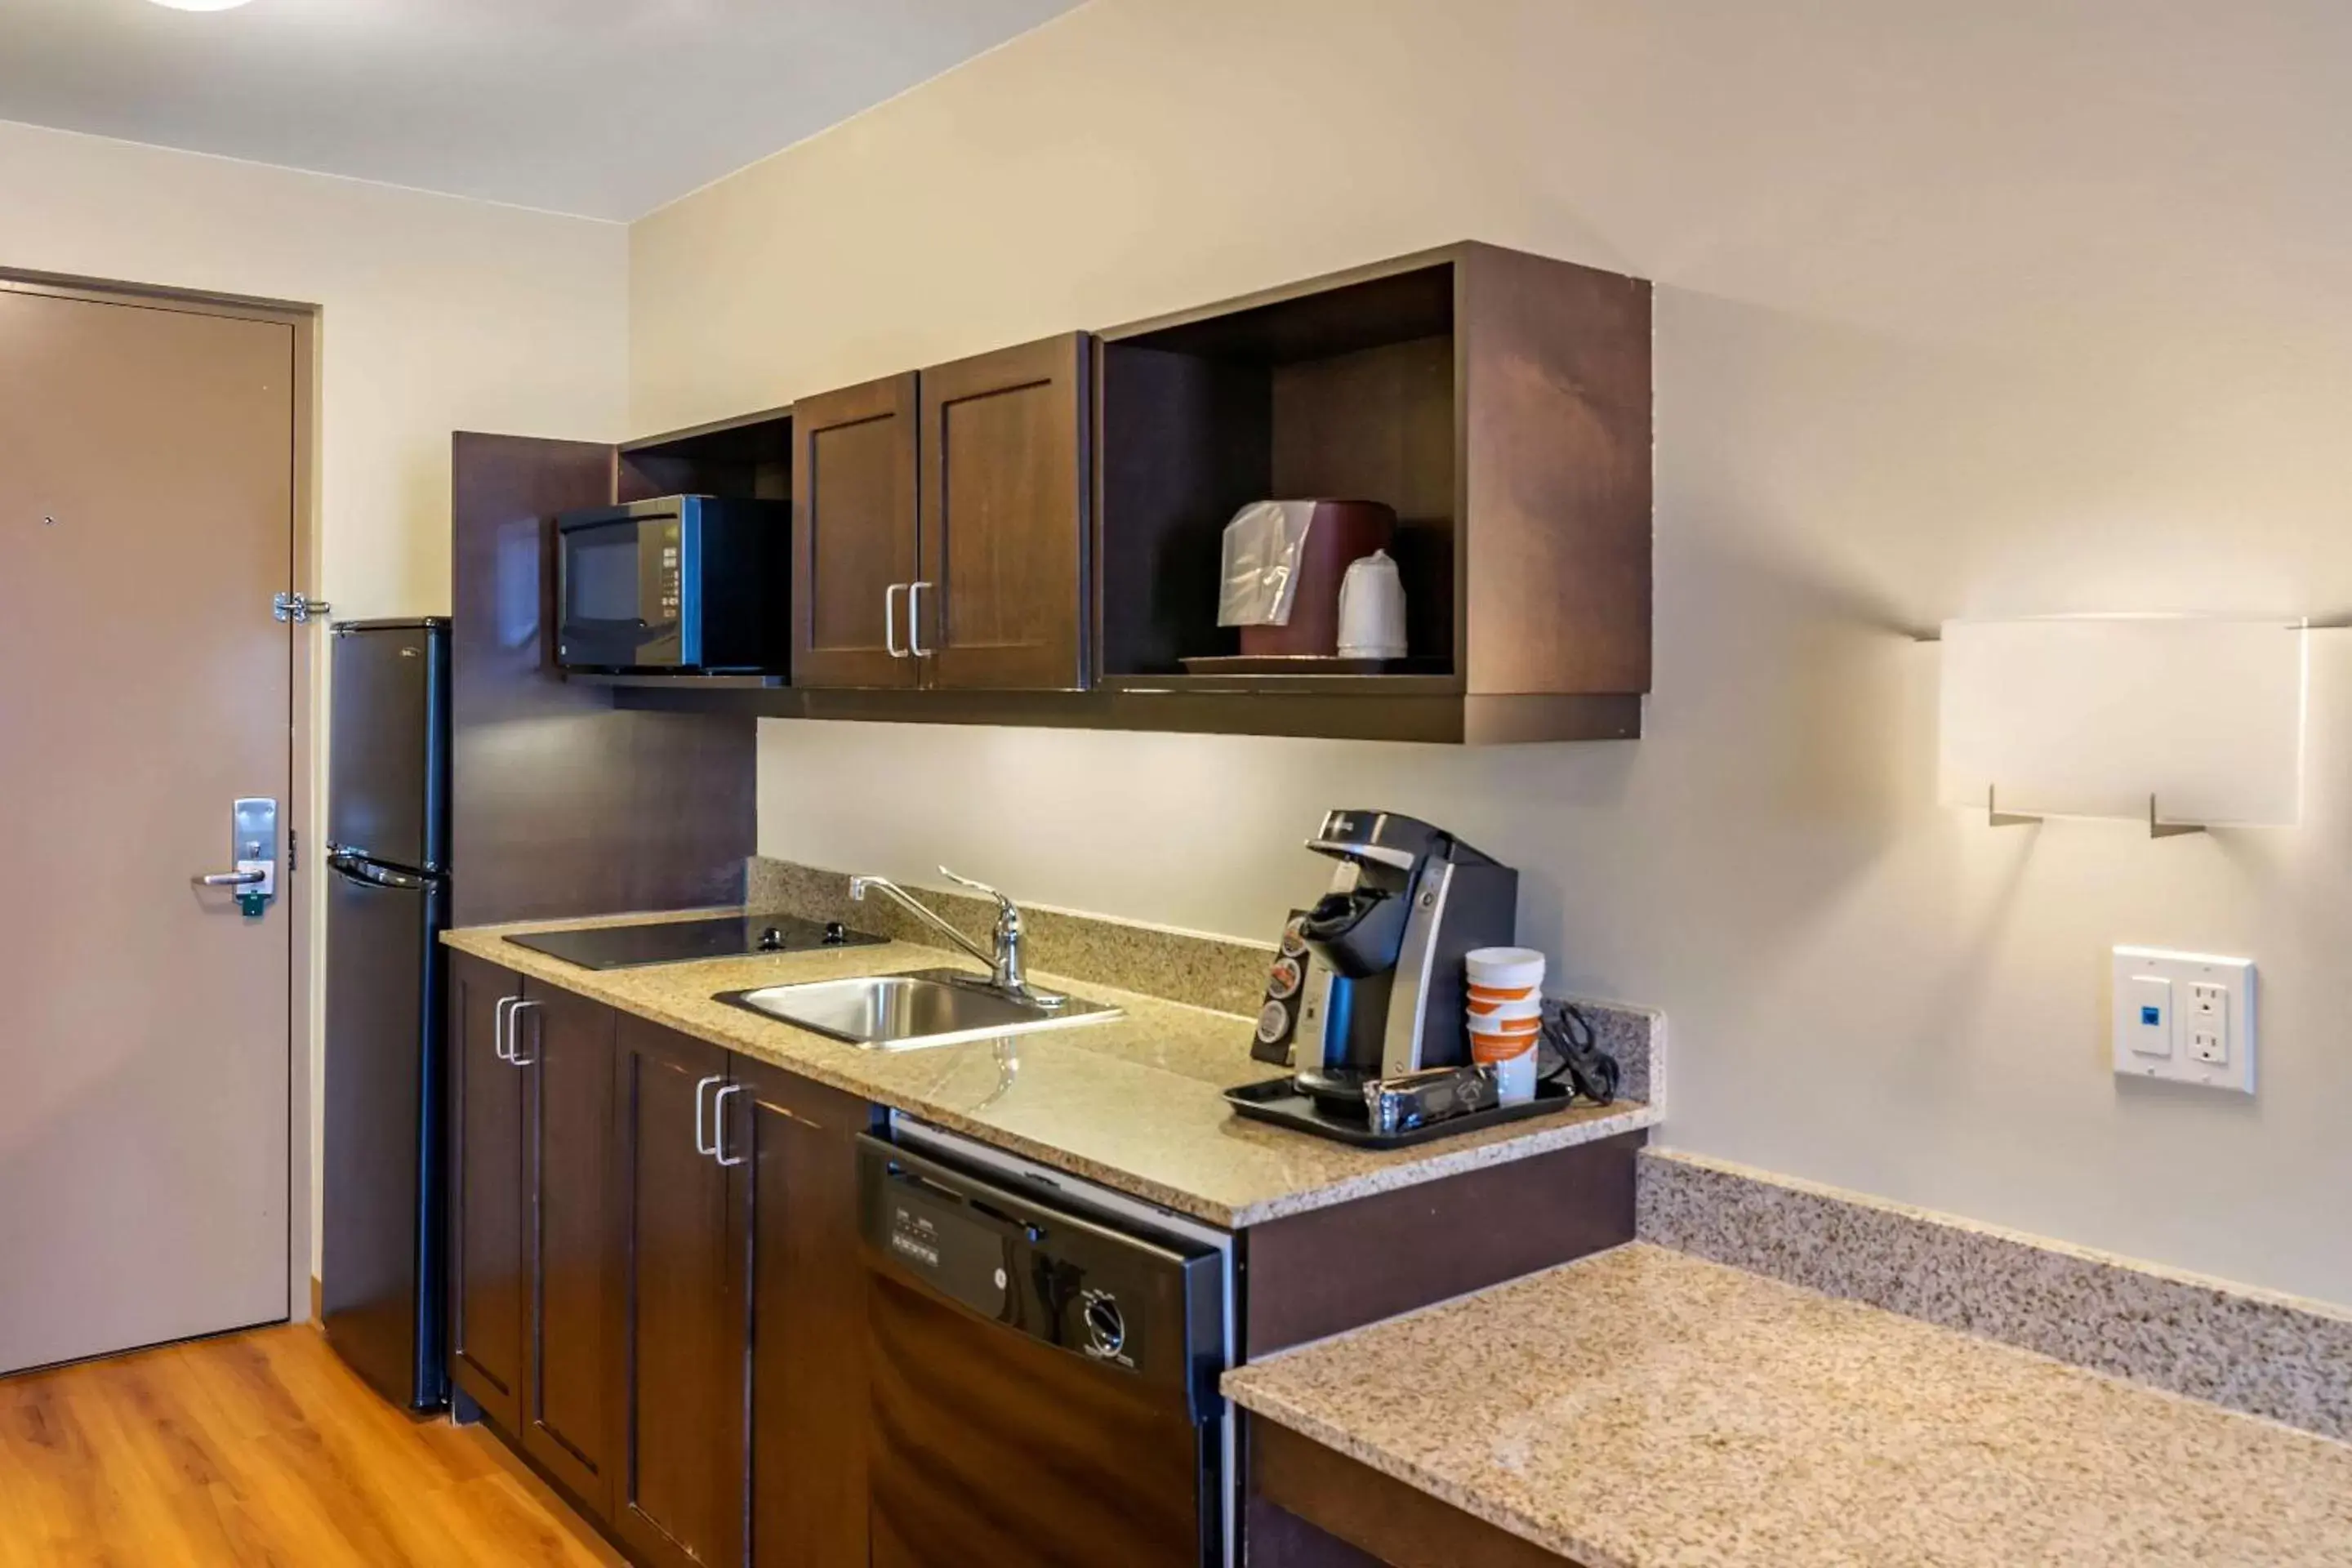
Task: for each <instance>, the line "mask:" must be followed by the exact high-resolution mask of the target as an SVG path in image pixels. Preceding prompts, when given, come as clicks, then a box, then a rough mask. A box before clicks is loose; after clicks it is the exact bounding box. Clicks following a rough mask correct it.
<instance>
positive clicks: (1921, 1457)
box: [1225, 1243, 2352, 1568]
mask: <svg viewBox="0 0 2352 1568" xmlns="http://www.w3.org/2000/svg"><path fill="white" fill-rule="evenodd" d="M1225 1387H1226V1390H1227V1392H1228V1393H1229V1394H1231V1395H1232V1396H1233V1397H1234V1399H1235V1400H1236V1401H1237V1402H1238V1403H1240V1404H1241V1405H1243V1406H1244V1407H1245V1408H1247V1409H1249V1410H1251V1411H1254V1412H1255V1413H1257V1414H1258V1415H1261V1416H1263V1417H1265V1419H1268V1420H1272V1421H1275V1422H1277V1423H1279V1424H1281V1425H1282V1426H1287V1427H1290V1428H1292V1429H1294V1430H1296V1431H1297V1432H1299V1433H1302V1434H1303V1435H1305V1436H1308V1437H1311V1438H1313V1439H1315V1440H1316V1441H1318V1442H1319V1443H1322V1444H1324V1445H1326V1446H1327V1447H1330V1448H1333V1449H1335V1450H1337V1451H1339V1452H1340V1453H1342V1454H1345V1455H1347V1456H1348V1457H1349V1458H1354V1459H1357V1460H1360V1461H1361V1462H1362V1463H1364V1464H1367V1465H1370V1467H1372V1468H1375V1469H1377V1470H1380V1471H1381V1472H1383V1473H1384V1474H1387V1475H1390V1476H1392V1477H1395V1478H1396V1479H1400V1480H1402V1481H1404V1482H1407V1483H1408V1484H1410V1485H1412V1486H1414V1487H1417V1488H1419V1489H1422V1490H1423V1491H1426V1492H1428V1493H1431V1494H1432V1495H1433V1496H1436V1497H1438V1498H1441V1499H1443V1500H1445V1501H1447V1502H1449V1503H1452V1504H1453V1505H1454V1506H1455V1507H1457V1508H1459V1509H1462V1510H1465V1512H1468V1513H1471V1514H1473V1515H1475V1516H1476V1517H1478V1518H1480V1519H1483V1520H1486V1521H1489V1522H1491V1523H1493V1524H1496V1525H1498V1526H1500V1527H1501V1528H1503V1529H1504V1530H1507V1531H1509V1532H1511V1533H1512V1534H1514V1535H1517V1536H1520V1537H1522V1538H1524V1539H1526V1540H1528V1541H1531V1542H1536V1543H1537V1544H1538V1545H1540V1546H1543V1547H1545V1548H1547V1549H1549V1550H1550V1551H1552V1552H1559V1553H1560V1554H1562V1555H1563V1556H1566V1557H1568V1558H1570V1559H1572V1560H1574V1561H1576V1562H1579V1563H1584V1564H1587V1565H1588V1568H1905V1565H1914V1564H1916V1565H1919V1568H1926V1565H1928V1564H1933V1565H1935V1568H2027V1565H2029V1564H2051V1565H2057V1564H2064V1565H2066V1568H2090V1565H2094V1564H2115V1565H2116V1568H2124V1565H2129V1568H2151V1565H2158V1564H2183V1565H2185V1564H2190V1563H2195V1564H2200V1565H2203V1568H2213V1565H2216V1564H2243V1565H2246V1568H2254V1565H2256V1564H2260V1565H2262V1568H2320V1565H2323V1564H2325V1565H2327V1568H2347V1565H2352V1447H2347V1446H2346V1445H2343V1444H2339V1443H2335V1442H2331V1441H2329V1440H2327V1439H2326V1438H2321V1437H2315V1436H2306V1435H2305V1434H2302V1433H2299V1432H2294V1431H2291V1430H2289V1429H2287V1428H2284V1427H2281V1426H2273V1425H2271V1424H2270V1423H2268V1422H2264V1421H2260V1420H2256V1419H2253V1418H2252V1417H2248V1416H2243V1415H2232V1414H2230V1413H2228V1412H2226V1411H2223V1410H2221V1409H2218V1408H2216V1407H2214V1406H2211V1405H2201V1404H2199V1403H2196V1402H2194V1401H2191V1400H2188V1399H2183V1398H2180V1397H2179V1396H2177V1395H2174V1394H2164V1393H2160V1392H2158V1391H2156V1390H2152V1389H2147V1388H2144V1387H2140V1386H2137V1385H2135V1384H2129V1383H2125V1382H2122V1381H2120V1380H2117V1379H2115V1378H2110V1377H2105V1376H2101V1375H2099V1374H2097V1373H2088V1372H2084V1371H2080V1370H2078V1369H2076V1368H2073V1367H2069V1366H2065V1365H2063V1364H2062V1363H2057V1362H2053V1361H2050V1360H2048V1359H2046V1358H2044V1357H2042V1356H2039V1355H2035V1354H2032V1352H2025V1351H2020V1350H2015V1349H2012V1348H2011V1347H2009V1346H2006V1345H2000V1344H1995V1343H1992V1342H1988V1341H1984V1340H1979V1339H1974V1338H1971V1337H1969V1336H1968V1335H1965V1334H1961V1333H1958V1332H1955V1331H1951V1330H1948V1329H1940V1328H1936V1327H1932V1326H1930V1325H1927V1324H1924V1323H1919V1322H1915V1321H1911V1320H1909V1319H1906V1318H1901V1317H1897V1316H1895V1315H1894V1314H1892V1313H1889V1312H1885V1311H1881V1310H1877V1309H1875V1308H1872V1307H1865V1306H1861V1305H1858V1304H1855V1303H1853V1302H1847V1301H1838V1300H1830V1299H1829V1298H1826V1297H1822V1296H1818V1295H1815V1294H1813V1293H1811V1291H1807V1290H1801V1289H1796V1288H1794V1287H1792V1286H1788V1285H1783V1284H1780V1283H1778V1282H1776V1281H1773V1280H1769V1279H1763V1278H1761V1277H1759V1276H1757V1275H1752V1274H1747V1273H1742V1272H1740V1271H1738V1270H1737V1269H1733V1268H1726V1267H1724V1266H1722V1265H1720V1264H1714V1263H1707V1262H1703V1261H1701V1260H1699V1259H1696V1258H1688V1257H1685V1256H1684V1255H1682V1254H1680V1253H1675V1252H1669V1251H1666V1250H1664V1249H1662V1248H1659V1247H1651V1246H1647V1245H1644V1244H1640V1243H1636V1244H1633V1245H1631V1246H1627V1247H1619V1248H1617V1249H1615V1250H1614V1251H1611V1252H1607V1253H1602V1254H1600V1255H1598V1256H1595V1257H1593V1258H1586V1259H1583V1260H1581V1261H1580V1262H1576V1263H1571V1264H1569V1265H1567V1266H1565V1267H1563V1268H1555V1269H1551V1270H1549V1271H1547V1272H1545V1273H1542V1274H1538V1275H1533V1276H1530V1277H1528V1279H1522V1280H1518V1281H1517V1282H1515V1283H1512V1284H1509V1285H1504V1286H1499V1287H1497V1288H1496V1289H1491V1290H1487V1291H1483V1292H1481V1293H1479V1294H1477V1295H1475V1296H1470V1297H1466V1298H1464V1299H1462V1300H1456V1301H1453V1302H1450V1303H1447V1304H1446V1305H1444V1306H1441V1307H1436V1308H1433V1309H1431V1310H1428V1311H1425V1312H1422V1313H1419V1314H1416V1315H1414V1316H1412V1317H1407V1318H1402V1319H1395V1320H1391V1321H1388V1322H1385V1323H1381V1324H1378V1325H1375V1326H1374V1327H1371V1328H1369V1329H1365V1330H1362V1331H1358V1332H1356V1333H1352V1334H1348V1335H1344V1336H1341V1337H1340V1338H1338V1339H1335V1340H1328V1341H1325V1342H1321V1343H1319V1344H1316V1345H1312V1346H1309V1347H1307V1348H1306V1349H1303V1350H1300V1351H1297V1352H1291V1353H1289V1354H1286V1355H1281V1356H1276V1358H1274V1359H1273V1360H1270V1361H1265V1362H1260V1363H1256V1364H1255V1365H1252V1366H1249V1367H1244V1368H1243V1369H1241V1370H1239V1371H1236V1372H1234V1373H1228V1374H1227V1376H1226V1379H1225Z"/></svg>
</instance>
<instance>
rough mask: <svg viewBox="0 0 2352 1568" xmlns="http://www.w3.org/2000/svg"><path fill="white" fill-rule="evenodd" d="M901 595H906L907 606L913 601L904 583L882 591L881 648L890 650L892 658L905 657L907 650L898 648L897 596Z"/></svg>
mask: <svg viewBox="0 0 2352 1568" xmlns="http://www.w3.org/2000/svg"><path fill="white" fill-rule="evenodd" d="M901 594H905V595H907V599H908V603H909V604H911V603H912V602H913V601H914V597H915V595H914V593H913V591H912V590H911V589H910V588H909V587H908V584H904V583H893V584H890V585H889V586H888V587H887V588H885V589H883V590H882V646H883V647H886V648H887V649H889V650H890V657H891V658H906V657H907V650H906V649H905V648H903V647H899V646H898V595H901Z"/></svg>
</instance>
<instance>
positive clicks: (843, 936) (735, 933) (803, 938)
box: [507, 915, 890, 969]
mask: <svg viewBox="0 0 2352 1568" xmlns="http://www.w3.org/2000/svg"><path fill="white" fill-rule="evenodd" d="M507 940H508V941H509V942H513V943H514V944H515V945H516V946H518V947H527V948H530V950H531V951H532V952H544V953H548V954H550V955H551V956H552V957H556V958H560V959H562V960H563V961H564V962H565V963H576V964H578V965H580V967H581V968H583V969H633V968H635V967H636V966H637V965H639V964H643V963H692V962H694V961H695V960H696V959H701V958H741V957H744V956H745V955H747V954H751V953H761V952H814V951H815V950H817V949H820V948H827V947H872V946H874V945H875V944H876V943H877V942H887V941H889V940H890V939H889V938H887V937H881V936H875V935H873V934H871V933H869V932H866V931H852V930H850V929H849V928H848V927H847V926H845V925H843V924H841V923H840V922H839V921H804V920H802V919H800V918H799V917H798V916H796V915H721V916H719V917H718V918H717V919H714V920H703V921H651V922H648V923H647V924H645V925H636V926H597V927H594V928H592V929H590V930H587V931H535V932H533V933H532V934H530V935H529V936H510V937H509V938H507Z"/></svg>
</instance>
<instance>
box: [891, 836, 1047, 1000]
mask: <svg viewBox="0 0 2352 1568" xmlns="http://www.w3.org/2000/svg"><path fill="white" fill-rule="evenodd" d="M940 876H942V877H945V878H946V879H948V880H949V881H950V882H954V883H957V884H958V885H960V886H962V887H966V888H970V889H971V890H972V891H974V892H976V893H985V894H987V895H988V896H989V897H990V898H992V899H994V900H996V926H995V930H994V931H993V932H992V935H993V937H994V939H995V943H996V951H995V952H989V951H987V950H986V949H985V948H982V946H981V945H980V943H978V942H974V941H972V940H971V938H970V937H968V936H966V935H964V934H963V932H961V931H958V930H957V929H956V928H955V927H954V926H952V925H950V924H949V923H948V922H947V921H945V920H944V919H942V918H941V917H940V916H939V915H937V914H935V913H933V912H932V910H931V909H930V908H929V905H926V904H922V903H919V902H918V901H917V900H915V899H914V897H913V896H912V895H910V894H909V893H908V891H907V889H904V888H902V887H900V886H898V883H896V882H894V881H892V880H890V879H889V878H887V877H852V878H851V879H849V896H850V897H851V898H852V899H855V900H857V901H858V902H860V903H863V902H865V901H866V893H867V892H868V891H876V892H883V893H887V894H889V895H890V897H891V898H893V899H895V900H898V903H899V904H900V905H901V906H902V907H903V908H904V909H905V910H907V911H908V913H909V914H912V915H915V916H916V917H918V918H919V919H920V920H922V921H924V922H925V923H927V924H928V925H929V926H930V927H931V929H932V930H934V931H939V932H940V934H941V935H943V936H945V937H947V938H948V939H949V940H950V941H951V942H954V943H955V944H956V945H957V946H958V947H960V948H961V949H963V950H964V951H965V952H968V953H970V954H971V955H972V956H973V957H974V958H976V959H978V960H980V961H981V962H982V963H985V964H986V965H988V986H989V989H990V990H992V991H994V992H997V993H999V994H1003V995H1005V996H1010V997H1012V998H1013V1000H1015V1001H1019V1002H1026V1003H1028V1004H1030V1005H1032V1006H1036V1007H1046V1008H1052V1007H1059V1006H1061V1005H1063V1004H1064V1003H1066V1002H1067V1001H1068V1000H1069V998H1068V997H1067V996H1064V995H1060V994H1056V993H1055V992H1051V991H1039V990H1037V989H1035V988H1034V986H1032V985H1031V984H1029V982H1028V979H1027V977H1026V975H1024V973H1023V972H1022V968H1021V906H1019V905H1018V904H1016V903H1014V902H1013V900H1011V899H1008V898H1006V897H1005V896H1004V895H1003V893H1000V892H998V891H997V890H996V889H994V888H992V887H990V886H989V885H988V884H987V883H985V882H975V881H973V880H972V879H971V878H970V877H959V876H957V875H956V874H955V873H954V872H953V871H950V870H949V869H948V868H946V867H945V866H942V867H940Z"/></svg>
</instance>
